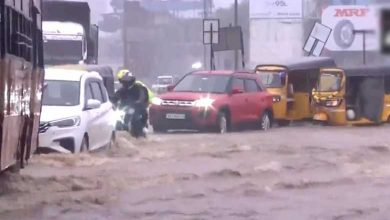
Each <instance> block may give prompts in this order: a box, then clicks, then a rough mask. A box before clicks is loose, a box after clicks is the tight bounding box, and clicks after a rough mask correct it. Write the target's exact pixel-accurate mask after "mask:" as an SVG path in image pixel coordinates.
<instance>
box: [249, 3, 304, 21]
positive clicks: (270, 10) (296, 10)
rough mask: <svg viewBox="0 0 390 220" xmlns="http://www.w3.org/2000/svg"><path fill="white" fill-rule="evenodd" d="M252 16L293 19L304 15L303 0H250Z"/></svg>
mask: <svg viewBox="0 0 390 220" xmlns="http://www.w3.org/2000/svg"><path fill="white" fill-rule="evenodd" d="M249 4H250V6H249V8H250V18H253V19H256V18H260V19H292V18H302V17H303V0H250V2H249Z"/></svg>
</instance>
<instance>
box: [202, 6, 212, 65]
mask: <svg viewBox="0 0 390 220" xmlns="http://www.w3.org/2000/svg"><path fill="white" fill-rule="evenodd" d="M207 1H208V0H203V19H207V17H208V15H207ZM206 63H207V46H206V45H204V46H203V66H204V68H205V69H206ZM210 68H211V66H210Z"/></svg>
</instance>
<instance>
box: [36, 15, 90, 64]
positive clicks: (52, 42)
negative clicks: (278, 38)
mask: <svg viewBox="0 0 390 220" xmlns="http://www.w3.org/2000/svg"><path fill="white" fill-rule="evenodd" d="M43 40H44V43H43V45H44V55H45V56H44V59H45V64H47V65H60V64H80V63H84V62H85V60H86V59H87V42H86V38H85V32H84V29H83V26H81V25H80V24H77V23H72V22H56V21H44V22H43Z"/></svg>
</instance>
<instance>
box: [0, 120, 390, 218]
mask: <svg viewBox="0 0 390 220" xmlns="http://www.w3.org/2000/svg"><path fill="white" fill-rule="evenodd" d="M389 131H390V127H388V126H380V127H316V126H294V127H289V128H274V129H273V130H271V131H269V132H261V131H249V132H241V133H232V134H227V135H217V134H197V133H176V134H166V135H153V134H152V135H150V136H149V137H148V139H147V140H133V139H131V138H129V137H128V136H127V135H126V134H125V133H121V134H119V137H118V140H117V146H115V147H113V148H112V149H109V150H106V151H101V152H97V153H92V154H81V155H59V154H49V155H36V156H35V157H34V158H33V160H31V161H30V164H29V165H28V167H27V168H26V169H24V170H22V172H21V174H20V175H14V174H9V173H6V174H2V175H1V177H0V219H1V220H8V219H12V220H13V219H18V220H24V219H27V220H29V219H31V220H32V219H34V220H35V219H36V220H42V219H53V220H54V219H60V220H75V219H78V220H79V219H86V220H90V219H96V220H100V219H102V220H103V219H119V220H120V219H124V220H127V219H169V220H171V219H254V220H255V219H267V220H273V219H288V220H290V219H297V220H306V219H308V220H313V219H314V220H327V219H332V220H333V219H334V220H346V219H351V220H352V219H353V220H360V219H370V220H372V219H373V220H376V219H378V220H386V219H389V218H390V135H389V134H390V132H389Z"/></svg>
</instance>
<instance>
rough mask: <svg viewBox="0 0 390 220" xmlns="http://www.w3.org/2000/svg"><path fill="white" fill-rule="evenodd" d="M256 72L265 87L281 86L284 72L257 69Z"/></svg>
mask: <svg viewBox="0 0 390 220" xmlns="http://www.w3.org/2000/svg"><path fill="white" fill-rule="evenodd" d="M256 73H257V74H258V75H259V76H260V78H261V81H262V83H263V84H264V86H266V87H267V88H281V87H283V86H284V83H283V75H284V74H285V73H284V72H272V71H257V72H256Z"/></svg>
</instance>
